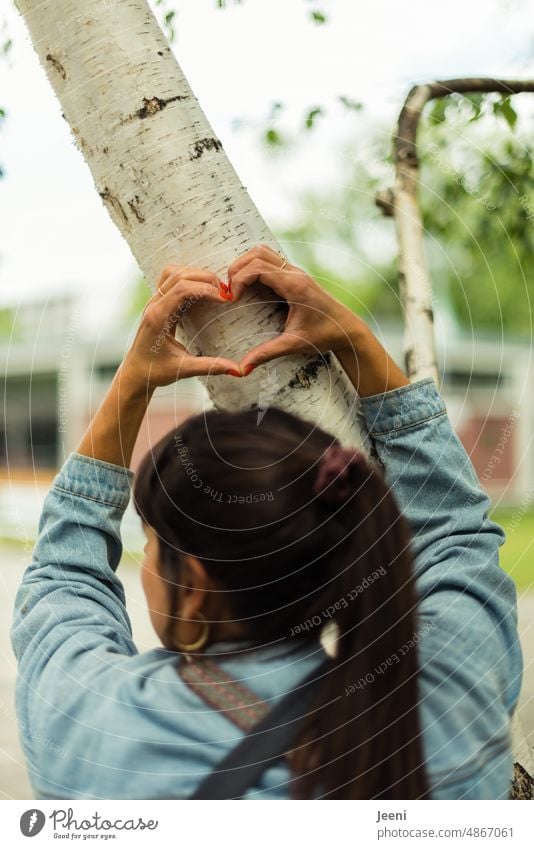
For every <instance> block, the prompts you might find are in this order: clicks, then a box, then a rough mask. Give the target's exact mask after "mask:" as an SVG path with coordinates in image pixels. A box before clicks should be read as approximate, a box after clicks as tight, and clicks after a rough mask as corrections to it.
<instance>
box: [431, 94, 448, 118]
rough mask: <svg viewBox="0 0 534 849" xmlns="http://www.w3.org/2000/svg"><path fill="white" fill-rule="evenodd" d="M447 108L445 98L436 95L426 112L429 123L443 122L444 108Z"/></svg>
mask: <svg viewBox="0 0 534 849" xmlns="http://www.w3.org/2000/svg"><path fill="white" fill-rule="evenodd" d="M446 108H447V98H446V97H438V98H437V99H436V100H435V101H434V103H433V104H432V108H431V109H430V112H429V113H428V122H429V124H444V123H445V110H446Z"/></svg>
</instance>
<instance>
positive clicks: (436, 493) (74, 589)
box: [12, 379, 522, 799]
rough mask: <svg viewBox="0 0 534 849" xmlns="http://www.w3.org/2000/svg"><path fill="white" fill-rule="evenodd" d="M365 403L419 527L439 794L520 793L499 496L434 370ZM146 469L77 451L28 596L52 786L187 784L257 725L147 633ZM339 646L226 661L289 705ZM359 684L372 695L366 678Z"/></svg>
mask: <svg viewBox="0 0 534 849" xmlns="http://www.w3.org/2000/svg"><path fill="white" fill-rule="evenodd" d="M360 415H362V416H363V419H364V421H365V425H366V428H367V431H368V433H369V435H370V438H371V442H372V444H373V448H374V451H375V452H376V454H377V455H378V462H379V463H380V464H381V465H382V467H383V471H384V473H385V475H386V478H387V480H388V483H389V485H390V486H391V487H392V489H393V491H394V494H395V496H396V499H397V502H398V504H399V505H400V506H401V508H402V511H403V513H404V515H405V516H406V518H407V520H408V522H409V524H410V526H411V530H412V533H413V548H414V553H415V570H416V578H417V588H418V594H419V597H420V608H419V616H418V626H417V631H416V633H415V635H414V641H415V642H416V644H417V645H416V646H414V649H415V650H416V651H417V653H418V659H419V664H420V673H419V680H418V687H419V694H420V719H421V724H422V728H423V747H424V753H425V757H426V764H427V772H428V776H429V781H430V785H431V788H432V789H431V796H432V798H435V799H501V798H502V799H504V798H507V797H508V795H509V790H510V781H511V772H512V755H511V741H510V718H511V715H512V713H513V711H514V708H515V706H516V703H517V700H518V696H519V690H520V684H521V674H522V658H521V651H520V647H519V642H518V635H517V612H516V594H515V588H514V584H513V582H512V580H511V579H510V578H509V577H508V576H507V575H506V574H505V573H504V571H503V570H502V569H501V568H500V566H499V563H498V549H499V546H500V545H501V544H502V543H503V541H504V534H503V531H502V529H501V528H500V527H499V526H498V525H496V524H495V523H494V522H493V521H491V520H490V519H488V507H489V501H488V498H487V496H486V495H485V494H484V492H483V490H482V489H481V487H480V484H479V482H478V479H477V477H476V475H475V472H474V469H473V466H472V464H471V461H470V460H469V457H468V456H467V454H466V452H465V451H464V449H463V447H462V445H461V443H460V441H459V440H458V438H457V436H456V435H455V433H454V431H453V430H452V428H451V425H450V422H449V419H448V417H447V413H446V409H445V406H444V403H443V401H442V399H441V397H440V395H439V393H438V391H437V389H436V386H435V384H434V382H433V381H432V380H431V379H425V380H420V381H418V382H416V383H413V384H410V385H409V386H404V387H402V388H400V389H394V390H392V391H390V392H387V393H385V394H381V395H375V396H372V397H368V398H364V399H362V400H361V408H360ZM132 478H133V474H132V472H131V471H130V470H128V469H125V468H122V467H121V466H116V465H113V464H111V463H106V462H103V461H99V460H93V459H91V458H89V457H85V456H82V455H79V454H71V455H70V456H69V458H68V459H67V461H66V462H65V464H64V466H63V468H62V469H61V471H60V472H59V473H58V474H57V475H56V477H55V479H54V482H53V484H52V487H51V489H50V492H49V493H48V495H47V497H46V500H45V503H44V507H43V512H42V516H41V519H40V524H39V536H38V539H37V542H36V545H35V549H34V552H33V561H32V564H31V565H30V566H29V567H28V569H27V570H26V572H25V574H24V578H23V581H22V584H21V586H20V588H19V591H18V594H17V597H16V603H15V619H14V624H13V628H12V644H13V648H14V651H15V654H16V657H17V661H18V679H17V688H16V704H17V715H18V721H19V727H20V729H21V735H22V744H23V748H24V752H25V756H26V760H27V766H28V771H29V775H30V780H31V782H32V786H33V789H34V792H35V795H36V797H38V798H60V799H65V798H69V799H110V798H116V799H137V798H139V799H151V798H154V799H156V798H163V799H168V798H183V797H187V796H188V795H189V794H190V793H192V792H193V791H194V789H195V788H196V786H197V785H198V783H199V781H200V779H201V778H203V777H204V776H205V775H206V774H207V773H208V772H209V771H211V770H212V769H213V768H214V767H215V766H216V765H217V763H218V762H219V760H220V759H221V758H222V757H223V756H224V754H226V752H227V751H228V750H229V749H230V748H231V747H233V746H235V745H236V744H237V742H238V741H239V740H240V738H241V736H242V733H243V732H241V731H240V730H239V729H237V728H236V726H235V725H233V724H232V723H231V722H230V721H229V720H228V719H227V718H226V717H225V716H224V715H223V714H220V713H218V712H217V711H215V710H211V709H210V708H208V706H207V705H206V704H205V703H204V702H203V701H201V700H200V698H199V697H198V696H196V695H195V693H194V692H193V691H191V690H190V689H189V688H188V686H187V685H186V684H185V683H184V682H183V681H182V680H181V678H180V677H179V676H178V674H177V672H176V661H177V659H176V655H174V654H173V653H171V652H168V651H165V650H164V649H162V648H156V649H153V650H151V651H147V652H143V653H142V654H139V652H138V651H137V649H136V646H135V644H134V642H133V639H132V632H131V626H130V620H129V618H128V613H127V610H126V606H125V597H124V590H123V587H122V584H121V581H120V579H119V577H118V576H117V574H116V570H117V567H118V564H119V561H120V559H121V553H122V546H121V538H120V524H121V518H122V515H123V513H124V510H125V508H126V506H127V504H128V500H129V497H130V487H131V484H132ZM224 648H225V646H224V644H221V643H219V645H218V646H212V647H211V648H210V649H208V650H209V651H221V650H223V649H224ZM321 654H322V649H321V648H320V647H319V648H318V649H315V650H311V649H310V648H309V646H308V648H306V649H303V648H302V647H301V648H299V649H298V650H297V651H294V652H292V653H290V654H286V655H285V656H282V657H281V656H280V654H279V653H274V652H273V651H272V649H265V648H262V649H259V650H257V651H254V652H252V653H241V654H240V653H239V652H238V653H234V654H231V655H230V658H229V659H225V660H223V661H221V662H222V665H223V666H224V667H225V669H227V671H228V672H229V673H230V674H231V675H232V676H233V677H234V678H235V679H237V680H240V681H241V682H242V683H244V684H245V685H246V686H248V687H249V688H251V689H252V690H254V692H256V693H257V694H258V695H259V696H260V698H262V699H264V700H269V701H270V702H271V703H275V702H276V700H277V699H278V698H280V697H281V696H282V695H283V694H284V693H286V692H288V691H289V690H291V688H292V687H293V686H294V685H295V684H296V683H298V682H299V681H300V680H301V679H303V678H304V677H305V676H306V675H307V674H308V672H310V671H311V670H312V669H313V668H314V666H316V665H318V664H319V663H320V662H321V660H322V659H323V657H324V655H323V656H320V655H321ZM362 674H363V672H362ZM350 698H353V699H354V700H355V701H354V709H355V710H357V699H358V696H357V691H356V693H355V694H354V695H351V696H350ZM288 778H289V773H288V771H287V768H286V766H285V764H284V763H282V762H280V763H277V764H275V765H273V766H271V767H269V768H268V769H267V770H266V771H265V772H264V773H263V776H262V777H261V780H260V782H259V783H258V785H257V786H256V787H254V788H251V790H250V791H249V793H248V794H247V798H251V799H252V798H254V799H258V798H261V799H284V798H287V797H288V796H289V795H290V794H289V789H288V787H289V786H288V783H287V782H288Z"/></svg>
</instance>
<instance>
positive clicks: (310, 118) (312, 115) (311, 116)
mask: <svg viewBox="0 0 534 849" xmlns="http://www.w3.org/2000/svg"><path fill="white" fill-rule="evenodd" d="M322 114H323V110H322V109H321V107H320V106H314V108H313V109H310V111H309V112H308V115H307V117H306V122H305V124H306V129H308V130H311V128H312V127H313V125H314V123H315V119H316V118H317V117H318V116H319V115H322Z"/></svg>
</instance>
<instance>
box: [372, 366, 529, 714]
mask: <svg viewBox="0 0 534 849" xmlns="http://www.w3.org/2000/svg"><path fill="white" fill-rule="evenodd" d="M362 412H363V415H364V419H365V423H366V427H367V429H368V432H369V435H370V437H371V440H372V443H373V445H374V448H375V451H376V453H377V455H378V460H379V463H380V464H381V465H382V467H383V470H384V473H385V476H386V479H387V481H388V484H389V485H390V487H391V488H392V491H393V493H394V495H395V497H396V500H397V504H398V506H399V507H400V509H401V510H402V512H403V514H404V516H405V517H406V519H407V520H408V523H409V525H410V528H411V531H412V535H413V543H412V547H413V553H414V559H415V575H416V586H417V591H418V595H419V598H420V606H419V615H420V616H421V617H422V618H423V619H424V620H425V621H426V622H427V623H428V621H430V620H431V621H432V627H438V628H440V626H441V628H442V633H443V634H444V635H448V637H447V638H448V639H451V635H454V640H455V644H456V645H462V646H463V653H464V655H465V656H466V657H467V656H469V657H470V658H471V659H473V660H474V659H476V661H477V664H478V669H479V672H480V675H481V676H483V675H484V674H486V673H487V676H488V680H489V678H491V679H492V680H493V681H494V683H495V686H496V687H497V688H498V690H499V693H500V694H501V695H502V699H503V700H504V704H505V706H506V709H507V711H508V712H509V713H512V712H513V709H514V707H515V705H516V702H517V699H518V697H519V690H520V686H521V675H522V657H521V649H520V646H519V641H518V635H517V608H516V592H515V585H514V582H513V581H512V579H511V578H510V577H509V576H508V575H506V573H505V572H504V571H503V570H502V569H501V567H500V566H499V547H500V546H501V545H502V543H503V542H504V539H505V536H504V532H503V530H502V528H501V527H500V526H499V525H497V524H496V523H495V522H493V521H491V520H490V519H489V518H488V509H489V506H490V503H489V499H488V497H487V495H486V494H485V493H484V491H483V489H482V487H481V486H480V483H479V481H478V478H477V476H476V473H475V470H474V468H473V465H472V463H471V460H470V459H469V456H468V455H467V453H466V451H465V450H464V448H463V446H462V444H461V442H460V440H459V439H458V437H457V436H456V434H455V433H454V431H453V429H452V427H451V424H450V421H449V418H448V416H447V412H446V408H445V404H444V403H443V400H442V398H441V396H440V394H439V392H438V390H437V388H436V386H435V384H434V382H433V380H432V379H431V378H427V379H424V380H420V381H417V382H415V383H412V384H410V385H408V386H404V387H402V388H400V389H395V390H392V391H390V392H386V393H384V394H381V395H374V396H371V397H368V398H363V399H362ZM423 630H424V626H423ZM434 637H435V635H434ZM424 640H425V637H424V636H423V637H422V643H423V642H424ZM473 684H474V682H473Z"/></svg>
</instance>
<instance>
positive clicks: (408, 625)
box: [293, 443, 427, 799]
mask: <svg viewBox="0 0 534 849" xmlns="http://www.w3.org/2000/svg"><path fill="white" fill-rule="evenodd" d="M316 492H317V493H318V497H317V501H318V504H317V507H318V509H319V510H321V511H322V512H325V511H327V510H329V511H330V513H331V516H330V519H329V524H330V526H331V530H330V533H331V535H332V536H334V537H336V538H337V539H340V540H341V541H340V542H339V543H338V544H337V545H336V544H334V545H333V546H332V551H331V560H330V564H331V565H330V569H331V575H332V580H331V581H330V582H329V585H328V589H327V592H326V594H325V595H323V600H324V602H325V604H324V607H323V609H322V616H323V618H324V617H328V618H329V617H330V615H332V620H333V622H334V623H335V630H336V639H335V644H334V645H335V649H334V651H335V657H334V658H333V663H332V667H331V670H330V671H329V672H328V673H327V674H326V675H325V677H324V679H323V681H322V683H321V685H320V691H319V694H318V696H317V699H316V702H315V704H314V705H313V706H312V709H311V710H310V713H309V715H308V718H307V720H306V722H305V726H304V730H303V732H302V735H301V738H300V741H299V745H297V747H296V751H295V753H294V760H293V765H294V768H295V770H296V781H295V795H296V796H297V798H313V797H314V796H321V797H326V798H330V799H418V798H423V797H425V795H426V792H427V787H426V780H425V771H424V763H423V753H422V743H421V732H420V720H419V716H418V711H417V702H418V694H417V673H418V663H417V652H416V643H417V634H416V633H415V609H416V595H415V590H414V584H413V577H412V564H411V556H410V548H409V533H408V529H407V526H406V522H405V520H404V518H403V517H402V516H401V514H400V512H399V510H398V508H397V506H396V503H395V501H394V498H393V496H392V494H391V493H390V491H389V490H388V488H387V486H386V483H385V481H384V479H383V477H382V475H381V473H380V472H379V471H378V470H377V469H375V468H373V467H372V466H371V465H370V464H369V463H368V462H367V461H366V460H365V458H364V456H363V455H362V454H361V453H360V452H347V451H343V449H341V447H340V446H339V445H337V444H336V443H334V445H333V446H331V448H329V449H328V450H327V452H325V455H324V457H323V460H322V463H321V466H320V468H319V473H318V475H317V481H316ZM349 492H352V495H353V496H356V495H357V503H358V511H357V514H356V515H355V510H354V507H353V506H351V502H352V503H354V499H353V498H351V497H349V498H347V495H348V493H349ZM336 496H337V498H336ZM338 501H340V502H341V504H338ZM336 504H337V509H336V511H335V512H334V513H332V507H335V506H336ZM340 526H341V528H342V529H343V533H340ZM327 611H328V613H327ZM310 615H311V611H310ZM313 615H314V616H318V615H321V614H320V613H318V612H317V610H316V609H315V611H314V613H313ZM328 621H331V620H330V619H328Z"/></svg>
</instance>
